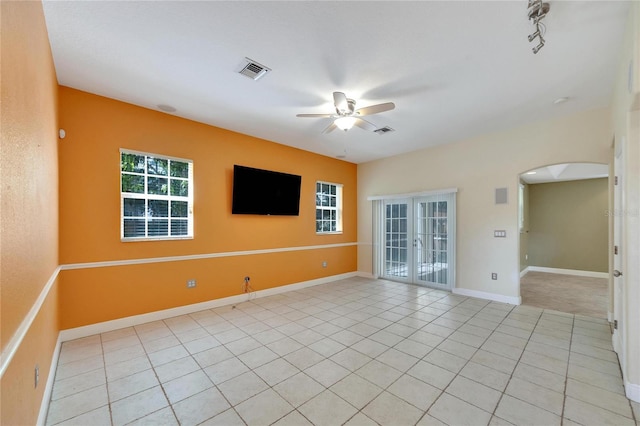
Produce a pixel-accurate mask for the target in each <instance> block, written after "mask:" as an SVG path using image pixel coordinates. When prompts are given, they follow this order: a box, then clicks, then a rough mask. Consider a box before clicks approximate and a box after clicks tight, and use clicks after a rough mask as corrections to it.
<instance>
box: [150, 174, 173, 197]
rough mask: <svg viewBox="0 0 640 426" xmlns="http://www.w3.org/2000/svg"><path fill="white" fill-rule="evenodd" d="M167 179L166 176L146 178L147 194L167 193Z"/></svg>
mask: <svg viewBox="0 0 640 426" xmlns="http://www.w3.org/2000/svg"><path fill="white" fill-rule="evenodd" d="M168 180H169V179H167V178H155V177H148V178H147V191H148V193H149V194H154V195H167V189H168V188H167V184H168V182H167V181H168Z"/></svg>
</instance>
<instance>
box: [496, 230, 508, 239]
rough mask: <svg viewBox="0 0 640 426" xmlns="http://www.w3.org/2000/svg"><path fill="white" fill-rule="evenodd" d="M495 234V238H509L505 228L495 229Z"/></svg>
mask: <svg viewBox="0 0 640 426" xmlns="http://www.w3.org/2000/svg"><path fill="white" fill-rule="evenodd" d="M493 236H494V237H495V238H507V231H505V230H503V229H498V230H495V231H493Z"/></svg>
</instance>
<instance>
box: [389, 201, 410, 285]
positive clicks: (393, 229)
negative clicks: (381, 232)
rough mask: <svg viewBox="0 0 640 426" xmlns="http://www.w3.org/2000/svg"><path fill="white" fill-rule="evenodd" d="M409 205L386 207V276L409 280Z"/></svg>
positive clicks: (401, 204) (399, 204)
mask: <svg viewBox="0 0 640 426" xmlns="http://www.w3.org/2000/svg"><path fill="white" fill-rule="evenodd" d="M407 211H408V210H407V204H406V203H397V204H388V205H387V206H386V209H385V212H386V219H385V254H386V256H385V275H387V276H389V277H398V278H408V277H409V267H408V266H409V265H408V261H409V259H408V242H407V241H408V239H409V235H408V233H407V229H408V227H407V221H408V220H409V218H408V216H407Z"/></svg>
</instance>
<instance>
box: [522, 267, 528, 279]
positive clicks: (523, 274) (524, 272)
mask: <svg viewBox="0 0 640 426" xmlns="http://www.w3.org/2000/svg"><path fill="white" fill-rule="evenodd" d="M529 268H530V266H527V267H526V268H524V269H523V270H522V271H520V278H522V277H524V276H525V275H527V272H529V270H530V269H529Z"/></svg>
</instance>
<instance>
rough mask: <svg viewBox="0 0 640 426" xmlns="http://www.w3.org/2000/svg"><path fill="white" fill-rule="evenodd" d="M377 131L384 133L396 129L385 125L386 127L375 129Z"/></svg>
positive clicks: (380, 133)
mask: <svg viewBox="0 0 640 426" xmlns="http://www.w3.org/2000/svg"><path fill="white" fill-rule="evenodd" d="M374 132H375V133H377V134H379V135H384V134H385V133H389V132H395V130H394V129H392V128H391V127H389V126H384V127H380V128H379V129H376V130H374Z"/></svg>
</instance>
